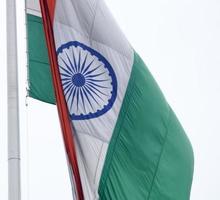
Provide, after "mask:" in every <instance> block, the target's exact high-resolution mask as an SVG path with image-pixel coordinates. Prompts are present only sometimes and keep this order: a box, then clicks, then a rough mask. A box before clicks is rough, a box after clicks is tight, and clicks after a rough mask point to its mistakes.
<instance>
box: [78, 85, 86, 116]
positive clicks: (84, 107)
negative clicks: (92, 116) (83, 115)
mask: <svg viewBox="0 0 220 200" xmlns="http://www.w3.org/2000/svg"><path fill="white" fill-rule="evenodd" d="M79 91H80V96H81V99H82V103H83V109H84V112H86V106H85V101H84V97H83V93H82V88H80V89H79Z"/></svg>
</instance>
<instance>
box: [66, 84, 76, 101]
mask: <svg viewBox="0 0 220 200" xmlns="http://www.w3.org/2000/svg"><path fill="white" fill-rule="evenodd" d="M74 89H75V86H73V85H72V86H71V87H70V91H69V95H68V96H67V99H66V101H67V102H69V100H70V97H72V98H74V96H72V95H73V90H74ZM66 95H67V94H66Z"/></svg>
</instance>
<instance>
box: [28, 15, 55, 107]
mask: <svg viewBox="0 0 220 200" xmlns="http://www.w3.org/2000/svg"><path fill="white" fill-rule="evenodd" d="M27 22H28V26H27V35H28V55H29V57H28V66H29V67H28V74H29V77H28V78H29V96H30V97H33V98H35V99H38V100H41V101H44V102H47V103H51V104H55V97H54V90H53V85H52V77H51V72H50V66H49V60H48V53H47V48H46V42H45V38H44V30H43V25H42V19H41V18H40V17H37V16H33V15H30V14H27Z"/></svg>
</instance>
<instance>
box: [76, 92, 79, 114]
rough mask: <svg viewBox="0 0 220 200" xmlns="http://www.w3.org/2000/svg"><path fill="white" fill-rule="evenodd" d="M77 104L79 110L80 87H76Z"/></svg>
mask: <svg viewBox="0 0 220 200" xmlns="http://www.w3.org/2000/svg"><path fill="white" fill-rule="evenodd" d="M76 104H77V111H78V110H79V88H76Z"/></svg>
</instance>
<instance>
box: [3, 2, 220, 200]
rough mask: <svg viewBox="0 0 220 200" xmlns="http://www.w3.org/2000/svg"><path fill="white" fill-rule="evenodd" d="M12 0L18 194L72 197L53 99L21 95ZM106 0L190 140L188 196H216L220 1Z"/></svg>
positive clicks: (21, 36)
mask: <svg viewBox="0 0 220 200" xmlns="http://www.w3.org/2000/svg"><path fill="white" fill-rule="evenodd" d="M5 2H6V1H3V0H1V1H0V60H1V67H0V92H1V93H0V200H7V110H6V108H7V106H6V105H7V104H6V100H7V96H6V24H5ZM17 2H18V5H17V23H18V49H19V52H18V55H19V59H18V63H19V83H20V111H21V112H20V119H21V120H20V121H21V127H20V129H21V166H22V200H39V199H40V200H52V199H53V200H61V199H65V200H71V192H70V183H69V179H68V171H67V167H66V165H65V164H66V163H65V162H66V158H65V153H64V148H63V141H62V137H61V133H60V128H59V123H58V118H57V112H56V107H55V106H52V105H48V104H45V103H41V102H38V101H36V100H32V99H30V98H28V99H27V100H26V99H25V95H26V91H25V87H26V86H25V82H26V59H25V50H26V45H25V26H24V21H25V20H24V3H23V1H17ZM107 4H108V5H109V7H110V9H111V10H112V12H113V14H114V16H115V18H116V19H117V21H118V23H119V25H120V26H121V28H122V30H123V31H124V33H125V35H126V36H127V37H128V39H129V41H130V42H131V44H132V45H133V47H134V48H135V49H136V51H137V52H139V54H140V55H141V57H142V58H143V59H144V60H145V62H146V64H147V65H148V67H149V69H150V71H151V72H152V74H153V75H154V77H155V79H156V80H157V82H158V84H159V85H160V87H161V89H162V91H163V92H164V94H165V96H166V98H167V100H168V102H169V103H170V105H171V106H172V107H173V109H174V111H175V112H176V114H177V116H178V118H179V119H180V121H181V123H182V125H183V126H184V128H185V130H186V132H187V134H188V136H189V138H190V140H191V142H192V145H193V148H194V154H195V173H194V181H193V187H192V195H191V200H219V199H220V189H219V188H220V184H219V180H220V145H219V143H220V55H219V54H220V1H219V0H184V1H181V0H175V1H174V0H154V1H146V0H135V1H128V0H107ZM26 102H27V103H28V107H26V106H25V104H26ZM179 181H181V180H179Z"/></svg>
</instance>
